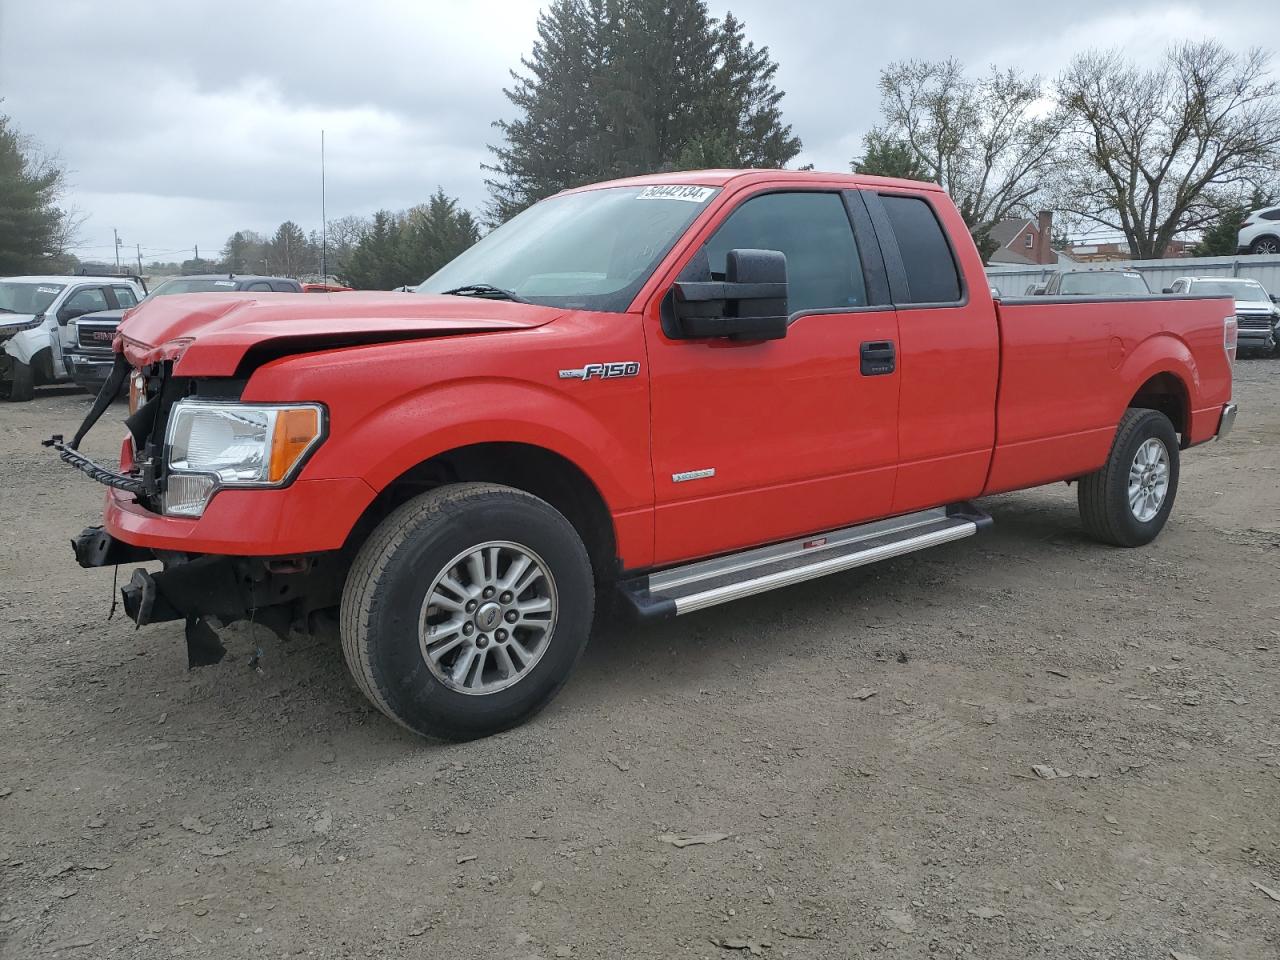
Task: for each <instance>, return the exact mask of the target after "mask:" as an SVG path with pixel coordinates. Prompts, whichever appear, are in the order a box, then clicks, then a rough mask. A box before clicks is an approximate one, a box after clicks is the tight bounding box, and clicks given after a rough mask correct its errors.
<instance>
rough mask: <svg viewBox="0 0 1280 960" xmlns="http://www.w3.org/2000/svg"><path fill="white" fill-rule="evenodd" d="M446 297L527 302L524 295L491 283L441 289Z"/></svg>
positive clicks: (466, 284) (467, 284)
mask: <svg viewBox="0 0 1280 960" xmlns="http://www.w3.org/2000/svg"><path fill="white" fill-rule="evenodd" d="M443 293H444V295H445V296H446V297H480V298H482V299H485V300H511V301H514V302H515V303H528V302H529V301H528V300H526V299H525V298H524V297H522V296H520V294H518V293H515V292H513V291H511V290H505V289H503V288H502V287H495V286H494V285H493V284H491V283H465V284H463V285H462V286H460V287H454V288H453V289H452V290H445V291H443Z"/></svg>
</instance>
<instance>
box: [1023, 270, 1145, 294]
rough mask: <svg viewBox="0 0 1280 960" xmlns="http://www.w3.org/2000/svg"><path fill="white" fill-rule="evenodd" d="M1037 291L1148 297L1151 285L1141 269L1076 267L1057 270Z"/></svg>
mask: <svg viewBox="0 0 1280 960" xmlns="http://www.w3.org/2000/svg"><path fill="white" fill-rule="evenodd" d="M1036 293H1037V294H1039V295H1041V296H1046V297H1059V296H1061V297H1066V296H1073V297H1097V296H1105V297H1145V296H1149V295H1150V293H1151V288H1150V287H1148V286H1147V281H1146V279H1145V278H1144V277H1143V276H1142V274H1140V273H1139V272H1138V271H1137V270H1074V271H1067V272H1063V273H1055V274H1054V275H1053V276H1051V277H1050V278H1049V279H1048V281H1047V282H1046V283H1045V284H1044V286H1043V287H1041V288H1039V289H1037V290H1036Z"/></svg>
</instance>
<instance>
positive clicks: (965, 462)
mask: <svg viewBox="0 0 1280 960" xmlns="http://www.w3.org/2000/svg"><path fill="white" fill-rule="evenodd" d="M631 182H633V183H695V184H706V185H714V186H719V187H722V188H723V189H722V190H721V192H720V193H719V194H718V195H717V196H716V197H715V198H714V199H712V200H710V201H709V202H708V203H707V208H706V209H705V210H703V211H702V212H701V213H700V214H699V216H698V218H697V219H696V220H695V221H694V223H693V224H692V226H691V227H690V228H689V229H688V231H687V232H686V234H685V236H684V237H683V238H682V240H681V241H680V242H679V243H677V244H676V245H675V247H674V248H673V249H672V251H671V252H670V253H669V254H668V255H667V257H666V258H665V259H664V260H663V262H662V263H661V264H660V265H659V266H658V268H657V269H656V270H655V271H654V273H653V275H652V276H651V277H650V278H649V280H648V281H647V283H646V284H645V286H644V287H643V288H642V289H641V290H640V292H639V294H638V295H637V296H636V298H635V300H634V301H633V303H632V304H631V306H630V308H629V310H628V311H627V312H625V313H620V314H603V313H591V312H584V311H576V310H564V309H558V308H549V307H541V306H534V305H529V304H521V303H511V302H504V301H490V300H481V299H473V298H460V297H428V296H422V295H416V294H360V293H345V294H343V295H341V296H333V297H326V296H309V297H302V296H297V295H288V294H268V295H260V294H241V295H234V294H232V295H227V294H218V295H207V294H197V295H190V296H175V297H166V298H160V299H158V300H155V301H148V302H147V303H144V304H143V306H142V307H140V308H139V309H138V310H136V311H135V312H133V313H132V314H131V315H130V317H129V318H128V320H126V321H125V323H124V324H123V325H122V339H121V341H120V342H121V346H122V349H124V350H125V352H126V354H127V355H128V356H129V357H130V359H131V360H133V361H134V362H135V363H144V362H149V361H151V360H154V359H156V358H157V357H160V356H166V357H170V358H172V357H179V359H178V363H177V365H176V367H175V373H176V374H177V375H181V376H194V377H221V376H229V375H232V374H233V373H236V372H237V371H240V372H241V373H243V367H244V365H245V363H246V359H247V358H250V357H251V351H254V350H255V349H257V348H261V349H263V350H265V351H266V354H267V356H277V357H278V359H273V360H270V362H265V363H263V365H261V366H259V367H257V369H256V370H254V371H253V372H252V374H251V376H250V378H249V380H248V384H247V386H246V388H245V390H244V393H243V399H244V400H245V401H250V402H251V401H314V402H319V403H322V404H324V405H325V407H326V409H327V410H328V414H329V424H328V437H327V439H326V440H325V442H324V443H323V444H322V445H321V446H320V447H319V448H318V449H317V450H316V452H315V454H314V456H312V457H311V459H310V460H309V461H308V462H307V463H306V465H305V466H304V468H303V469H302V472H301V474H300V476H299V478H298V479H297V480H296V481H295V482H294V483H293V484H292V485H291V486H289V487H286V488H284V489H280V490H269V491H263V490H245V491H223V492H221V493H218V494H217V495H216V496H215V497H214V498H213V500H212V502H211V503H210V505H209V507H208V509H207V511H206V513H205V515H204V517H202V518H201V519H199V520H187V519H179V518H167V517H160V516H157V515H155V514H151V513H148V512H147V511H145V510H142V509H141V508H140V507H138V506H137V505H136V504H132V503H129V502H127V498H124V497H123V496H122V495H119V494H116V493H112V494H111V495H110V496H109V497H108V505H107V528H108V530H110V532H112V533H113V534H114V535H116V536H117V537H119V538H120V539H122V540H125V541H127V542H129V543H134V544H139V545H142V546H149V547H154V548H157V549H181V550H185V551H189V552H199V553H231V554H238V555H252V556H273V555H274V556H279V555H286V554H293V553H308V552H315V551H323V550H329V549H334V548H335V547H337V546H338V545H340V544H341V543H342V542H343V540H345V538H346V536H347V534H348V533H349V532H350V530H351V528H352V526H353V525H354V523H355V522H356V519H357V518H358V517H359V516H360V514H361V512H362V511H363V510H364V509H365V508H366V507H367V506H368V505H369V503H371V502H372V500H373V499H374V497H375V496H376V495H377V493H378V492H379V491H381V490H383V489H384V488H385V487H386V486H387V485H388V484H389V483H391V482H392V481H394V480H395V479H396V478H397V477H399V476H401V475H402V474H404V472H405V471H407V470H409V469H411V468H412V467H413V466H415V465H416V464H419V463H421V462H422V461H424V460H426V459H428V458H430V457H432V456H435V455H437V454H440V453H443V452H446V451H449V450H451V449H455V448H457V447H462V446H467V445H471V444H477V443H491V442H505V443H521V444H529V445H532V446H537V447H541V448H543V449H546V450H550V451H552V452H554V453H556V454H558V455H559V456H561V457H563V458H565V459H566V460H568V461H569V462H571V463H572V464H574V465H576V466H577V467H578V468H579V469H581V471H582V472H583V473H584V474H585V475H586V476H587V477H588V478H589V479H590V480H591V481H592V483H593V484H594V485H595V487H596V489H597V490H598V491H599V493H600V495H601V497H602V498H603V500H604V502H605V504H606V507H607V509H608V511H609V513H610V514H611V516H612V517H613V521H614V528H615V534H616V539H617V544H618V553H619V556H620V558H621V561H622V564H623V566H624V567H626V568H628V569H643V568H646V567H651V566H660V565H664V564H670V563H676V562H679V561H682V560H686V559H692V558H695V557H701V556H707V555H711V554H716V553H721V552H725V551H729V550H733V549H736V548H739V547H745V546H749V545H753V544H759V543H765V542H769V541H776V540H781V539H785V538H788V537H793V536H800V535H803V534H806V533H810V532H814V531H818V530H822V529H826V528H830V527H835V526H840V525H845V524H850V523H856V522H859V521H862V520H870V519H874V518H878V517H883V516H887V515H891V514H896V513H904V512H909V511H912V510H915V509H920V508H924V507H929V506H935V505H941V504H944V503H949V502H953V501H956V500H961V499H965V498H969V497H973V496H977V495H979V494H982V493H992V492H996V491H1000V490H1007V489H1013V488H1016V487H1023V486H1030V485H1034V484H1037V483H1043V482H1048V481H1051V480H1058V479H1065V478H1070V477H1075V476H1079V475H1080V474H1082V473H1085V472H1088V471H1089V470H1092V469H1095V468H1096V467H1097V466H1099V465H1100V464H1101V462H1102V460H1103V458H1104V457H1105V455H1106V452H1107V449H1108V448H1109V445H1110V442H1111V437H1112V436H1113V434H1114V431H1115V426H1116V424H1117V422H1118V421H1119V419H1120V416H1121V415H1122V413H1123V411H1124V409H1125V407H1126V405H1127V404H1128V402H1129V401H1130V399H1131V398H1132V397H1133V395H1134V393H1135V391H1136V390H1137V389H1138V388H1139V387H1140V386H1141V384H1142V383H1143V382H1145V380H1147V379H1148V378H1149V377H1151V376H1153V375H1155V374H1157V373H1169V374H1173V375H1174V376H1176V377H1178V378H1179V381H1180V382H1181V383H1182V384H1183V386H1184V388H1185V391H1186V395H1187V403H1188V407H1189V409H1190V411H1191V428H1190V431H1189V434H1190V435H1189V437H1187V438H1186V439H1187V440H1188V441H1189V442H1200V441H1202V440H1205V439H1208V438H1209V437H1211V436H1212V435H1213V433H1214V431H1215V430H1216V429H1217V424H1218V419H1219V417H1220V415H1221V409H1222V404H1223V403H1225V402H1226V401H1227V400H1229V399H1230V389H1231V374H1230V369H1229V365H1228V362H1227V358H1226V355H1225V352H1224V350H1223V345H1222V318H1223V317H1225V316H1227V315H1228V314H1229V313H1230V312H1231V306H1230V305H1229V303H1228V302H1227V301H1173V300H1170V301H1163V302H1162V301H1141V302H1132V303H1127V302H1116V301H1109V302H1105V303H1104V302H1096V303H1095V302H1085V301H1082V302H1080V303H1071V304H1056V303H1036V302H1034V301H1031V302H1019V303H1013V304H1006V305H1002V306H1000V307H999V308H998V309H997V306H996V305H995V304H993V302H992V300H991V298H990V295H989V292H988V287H987V284H986V279H985V276H984V274H983V270H982V264H981V262H980V260H979V258H978V254H977V251H976V250H975V249H974V247H973V244H972V242H971V241H970V239H969V236H968V233H967V231H966V230H965V229H964V226H963V222H962V221H961V219H960V216H959V214H958V213H957V211H956V210H955V208H954V206H953V205H952V204H951V203H950V201H949V200H947V198H946V197H945V195H944V194H943V193H942V192H941V191H940V190H938V189H937V188H936V187H931V186H929V185H923V184H919V183H914V182H907V181H892V180H882V179H879V178H868V177H858V176H847V175H846V176H841V175H829V174H806V173H798V172H792V171H748V172H739V171H706V172H701V173H681V174H670V175H663V176H658V177H647V178H638V179H637V180H635V181H631ZM599 186H600V185H596V186H592V187H585V188H582V189H586V190H590V189H598V188H599ZM779 188H788V189H834V190H848V189H859V188H865V189H877V190H881V191H893V192H899V191H901V192H913V193H917V194H924V195H926V196H927V197H928V198H929V199H930V201H931V202H932V203H933V204H934V206H935V208H936V209H937V211H938V213H939V215H940V217H941V219H942V222H943V225H944V227H945V228H946V230H947V231H948V232H949V234H950V235H951V238H952V241H953V244H954V247H955V250H956V253H957V256H958V257H959V260H960V266H961V268H962V271H963V273H964V275H965V279H966V288H967V299H966V301H965V303H964V304H963V305H960V306H952V307H930V308H923V309H912V308H904V309H899V310H894V309H890V308H882V309H875V310H861V311H855V312H848V313H833V314H815V315H808V316H803V317H800V318H799V319H797V320H795V321H794V322H793V323H792V325H791V328H790V330H789V333H788V336H787V337H786V338H785V339H782V340H777V341H770V342H766V343H734V342H730V341H727V340H720V341H688V340H672V339H669V338H667V337H666V335H665V334H664V333H663V331H662V326H661V319H660V301H661V299H662V297H663V296H664V295H665V294H666V292H667V291H668V290H669V289H670V284H671V283H672V281H673V280H674V278H675V276H676V274H677V273H678V271H679V269H680V267H681V266H682V265H683V263H684V261H685V260H686V259H687V258H688V257H689V255H690V254H691V252H692V251H693V250H694V249H696V247H697V246H698V245H699V244H701V242H702V241H703V240H704V239H705V238H706V237H707V236H708V235H709V234H710V232H711V231H712V230H713V229H714V228H715V226H716V225H717V224H718V223H719V221H720V220H721V219H722V218H723V217H724V216H725V215H727V213H728V212H729V211H730V210H731V209H732V208H733V207H734V206H735V205H736V204H738V203H739V202H740V201H741V200H742V199H744V198H745V197H747V196H749V195H751V194H753V193H755V192H759V191H761V190H767V189H775V190H776V189H779ZM869 340H893V341H895V343H896V344H897V347H898V368H897V370H896V371H895V372H894V373H893V374H892V375H888V376H882V377H874V378H871V377H862V376H860V374H859V364H858V346H859V344H860V343H861V342H863V341H869ZM306 351H309V352H306ZM619 361H624V362H625V361H635V362H637V363H638V364H639V365H640V372H639V375H638V376H634V377H621V378H617V379H610V380H601V379H594V380H582V379H564V378H561V377H560V375H559V372H560V371H561V370H570V369H576V368H582V367H584V366H585V365H587V364H592V363H605V362H619ZM710 468H714V469H715V471H716V473H715V476H714V477H706V478H702V479H699V480H696V481H693V482H689V483H676V482H674V481H673V479H672V477H673V474H678V473H683V472H686V471H697V470H703V469H710Z"/></svg>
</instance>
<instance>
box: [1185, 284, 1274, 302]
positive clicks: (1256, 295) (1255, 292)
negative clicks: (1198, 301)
mask: <svg viewBox="0 0 1280 960" xmlns="http://www.w3.org/2000/svg"><path fill="white" fill-rule="evenodd" d="M1191 292H1192V293H1194V294H1196V295H1197V296H1201V297H1235V298H1236V299H1237V300H1265V299H1267V291H1265V290H1263V289H1262V284H1260V283H1258V282H1257V281H1256V280H1196V281H1193V282H1192V284H1191Z"/></svg>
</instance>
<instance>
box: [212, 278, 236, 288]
mask: <svg viewBox="0 0 1280 960" xmlns="http://www.w3.org/2000/svg"><path fill="white" fill-rule="evenodd" d="M213 285H214V286H215V287H234V286H235V285H236V282H235V281H234V280H215V281H213Z"/></svg>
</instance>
